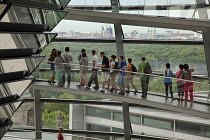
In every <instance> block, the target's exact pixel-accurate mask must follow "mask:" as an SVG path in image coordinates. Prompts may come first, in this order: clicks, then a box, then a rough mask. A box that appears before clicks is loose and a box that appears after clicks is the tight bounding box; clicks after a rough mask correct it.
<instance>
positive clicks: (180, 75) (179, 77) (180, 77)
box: [176, 70, 184, 82]
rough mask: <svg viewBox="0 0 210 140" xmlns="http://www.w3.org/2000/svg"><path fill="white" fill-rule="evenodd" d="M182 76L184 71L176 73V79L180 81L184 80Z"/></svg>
mask: <svg viewBox="0 0 210 140" xmlns="http://www.w3.org/2000/svg"><path fill="white" fill-rule="evenodd" d="M182 74H183V70H179V71H177V72H176V78H178V79H183V76H182ZM177 82H184V81H182V80H177Z"/></svg>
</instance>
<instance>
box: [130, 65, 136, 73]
mask: <svg viewBox="0 0 210 140" xmlns="http://www.w3.org/2000/svg"><path fill="white" fill-rule="evenodd" d="M132 72H137V68H136V67H135V66H134V65H133V64H132ZM131 74H132V75H135V74H136V73H131Z"/></svg>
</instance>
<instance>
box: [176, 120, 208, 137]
mask: <svg viewBox="0 0 210 140" xmlns="http://www.w3.org/2000/svg"><path fill="white" fill-rule="evenodd" d="M176 131H177V132H183V133H189V134H194V135H195V134H196V135H200V136H205V137H210V126H208V125H206V126H205V125H199V124H192V123H186V122H180V121H176Z"/></svg>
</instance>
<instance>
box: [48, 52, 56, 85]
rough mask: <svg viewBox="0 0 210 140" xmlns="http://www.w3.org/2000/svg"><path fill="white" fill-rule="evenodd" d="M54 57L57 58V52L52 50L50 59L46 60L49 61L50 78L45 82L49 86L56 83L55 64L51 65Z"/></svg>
mask: <svg viewBox="0 0 210 140" xmlns="http://www.w3.org/2000/svg"><path fill="white" fill-rule="evenodd" d="M56 57H57V50H56V49H52V51H51V54H50V58H49V59H48V61H49V62H48V64H50V69H51V78H50V80H48V81H47V82H48V83H49V84H51V83H56V82H55V64H54V63H53V62H54V60H55V58H56Z"/></svg>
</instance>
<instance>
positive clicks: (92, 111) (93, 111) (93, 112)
mask: <svg viewBox="0 0 210 140" xmlns="http://www.w3.org/2000/svg"><path fill="white" fill-rule="evenodd" d="M86 115H87V116H95V117H101V118H107V119H111V111H109V110H104V109H99V108H93V107H87V108H86Z"/></svg>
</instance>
